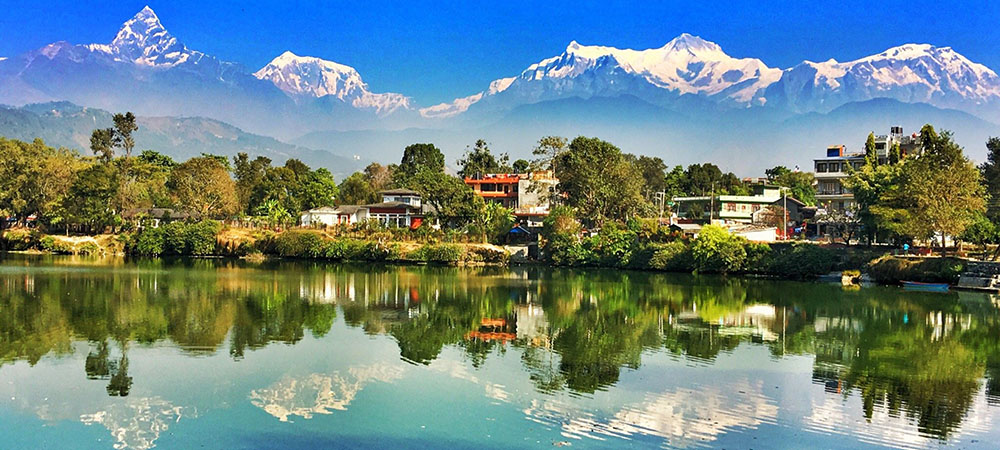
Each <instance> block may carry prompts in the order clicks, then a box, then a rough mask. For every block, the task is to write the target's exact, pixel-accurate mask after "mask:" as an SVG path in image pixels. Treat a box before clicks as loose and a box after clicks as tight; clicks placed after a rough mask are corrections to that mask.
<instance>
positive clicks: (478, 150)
mask: <svg viewBox="0 0 1000 450" xmlns="http://www.w3.org/2000/svg"><path fill="white" fill-rule="evenodd" d="M509 160H510V158H509V157H508V156H507V154H506V153H502V154H501V155H500V158H499V159H497V158H496V157H494V156H493V153H491V152H490V148H489V146H488V145H487V144H486V141H484V140H482V139H479V140H477V141H476V143H475V145H474V146H473V147H472V149H469V148H468V147H466V150H465V155H463V156H462V158H461V159H459V160H458V161H457V162H458V165H459V167H461V169H460V170H459V171H458V176H460V177H462V178H469V177H474V176H477V175H484V174H487V173H507V172H510V171H511V167H510V165H509V164H508V161H509Z"/></svg>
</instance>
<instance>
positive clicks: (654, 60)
mask: <svg viewBox="0 0 1000 450" xmlns="http://www.w3.org/2000/svg"><path fill="white" fill-rule="evenodd" d="M597 73H603V74H605V75H602V76H601V77H600V78H602V79H603V78H606V77H608V76H610V77H613V78H624V77H632V78H640V79H642V80H645V82H646V83H649V84H651V85H653V86H654V87H656V88H660V89H664V90H667V91H671V92H673V93H674V94H676V95H683V94H694V95H704V96H720V98H724V99H726V100H725V101H729V102H735V103H737V104H752V103H754V102H756V101H760V99H758V98H756V95H757V94H758V93H759V92H760V91H761V90H762V89H763V88H764V87H766V86H768V85H770V84H771V83H774V82H775V81H777V80H778V79H779V78H780V77H781V70H780V69H774V68H771V67H768V66H767V65H766V64H764V63H763V62H762V61H761V60H759V59H753V58H742V59H741V58H733V57H731V56H729V55H727V54H726V53H725V52H724V51H722V48H721V47H719V45H718V44H716V43H714V42H709V41H706V40H704V39H702V38H700V37H697V36H692V35H690V34H687V33H685V34H681V35H680V36H677V37H676V38H674V39H672V40H671V41H670V42H668V43H667V44H666V45H664V46H663V47H660V48H652V49H646V50H633V49H620V48H616V47H608V46H599V45H582V44H580V43H579V42H577V41H575V40H574V41H571V42H570V43H569V45H567V46H566V50H565V51H564V52H563V53H562V54H561V55H559V56H554V57H551V58H547V59H544V60H542V61H539V62H538V63H535V64H532V65H530V66H528V68H527V69H525V70H524V71H522V72H521V74H520V75H518V76H517V77H513V78H504V79H500V80H496V81H494V82H493V83H491V85H490V88H489V89H487V90H485V91H483V92H480V93H478V94H475V95H472V96H468V97H463V98H459V99H456V100H455V101H454V102H452V103H443V104H440V105H435V106H432V107H429V108H425V109H424V110H421V113H422V114H423V115H424V116H425V117H441V116H448V115H455V114H458V113H461V112H464V111H465V110H466V109H468V108H469V107H470V106H471V105H472V104H475V103H477V102H479V101H482V100H483V99H485V98H489V97H491V96H493V95H497V94H499V93H501V92H505V91H508V88H510V87H511V86H512V85H513V86H529V85H538V84H539V83H554V84H555V86H553V87H552V89H566V90H568V89H576V91H575V93H576V95H586V94H587V93H588V92H591V91H593V92H604V93H608V92H617V91H616V90H621V89H625V88H624V87H617V86H616V85H615V82H614V81H608V82H609V83H611V84H610V85H595V84H594V83H593V82H592V81H586V82H582V81H581V83H574V80H578V79H579V80H584V79H587V80H590V79H591V78H592V77H593V76H595V74H597ZM603 82H605V81H602V83H603ZM626 84H627V83H618V85H619V86H624V85H626ZM495 85H496V86H502V89H495V88H494V86H495ZM582 85H586V86H582ZM526 89H527V88H526ZM580 90H583V91H585V92H580ZM536 91H537V90H536ZM620 93H627V92H624V91H623V92H620Z"/></svg>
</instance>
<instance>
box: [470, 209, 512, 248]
mask: <svg viewBox="0 0 1000 450" xmlns="http://www.w3.org/2000/svg"><path fill="white" fill-rule="evenodd" d="M475 224H476V227H477V228H479V231H480V232H481V233H482V236H483V242H492V243H500V242H501V241H502V240H503V238H504V237H505V236H506V235H507V233H508V232H510V229H511V227H512V226H514V211H512V210H510V209H507V208H504V207H503V205H501V204H499V203H495V202H490V203H487V204H485V205H484V206H483V208H482V209H480V210H479V212H478V214H476V219H475Z"/></svg>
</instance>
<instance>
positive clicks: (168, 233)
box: [161, 222, 187, 255]
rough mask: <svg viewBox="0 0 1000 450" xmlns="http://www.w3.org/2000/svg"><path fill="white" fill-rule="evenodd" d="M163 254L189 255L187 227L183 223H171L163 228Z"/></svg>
mask: <svg viewBox="0 0 1000 450" xmlns="http://www.w3.org/2000/svg"><path fill="white" fill-rule="evenodd" d="M161 228H162V230H163V254H165V255H183V254H186V253H187V227H186V226H185V225H184V223H182V222H171V223H168V224H166V225H164V226H163V227H161Z"/></svg>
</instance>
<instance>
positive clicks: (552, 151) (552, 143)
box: [531, 136, 569, 171]
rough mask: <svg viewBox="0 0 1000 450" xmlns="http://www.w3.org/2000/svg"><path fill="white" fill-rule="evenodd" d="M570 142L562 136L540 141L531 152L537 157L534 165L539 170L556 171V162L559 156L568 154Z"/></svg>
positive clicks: (545, 138) (549, 137)
mask: <svg viewBox="0 0 1000 450" xmlns="http://www.w3.org/2000/svg"><path fill="white" fill-rule="evenodd" d="M568 142H569V141H567V140H566V138H564V137H560V136H546V137H543V138H541V139H539V140H538V144H536V145H535V149H534V150H532V151H531V153H532V154H533V155H535V158H536V159H535V161H534V164H535V166H536V167H537V168H538V169H539V170H552V171H555V170H556V162H557V161H556V160H557V158H558V157H559V155H561V154H563V153H565V152H566V150H567V149H568V147H567V143H568Z"/></svg>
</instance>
